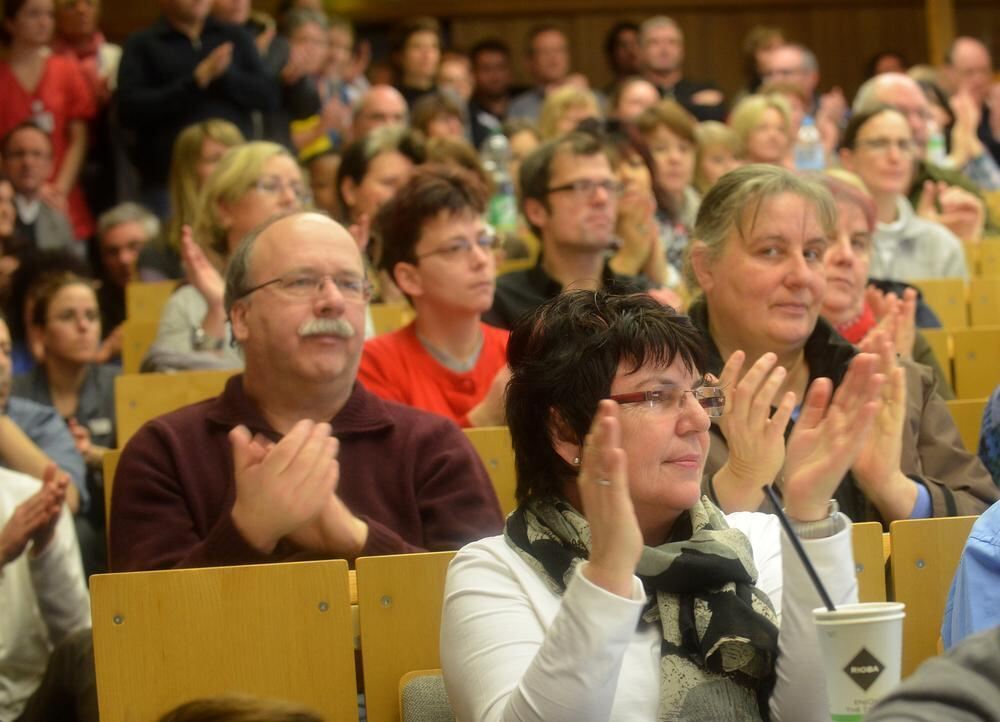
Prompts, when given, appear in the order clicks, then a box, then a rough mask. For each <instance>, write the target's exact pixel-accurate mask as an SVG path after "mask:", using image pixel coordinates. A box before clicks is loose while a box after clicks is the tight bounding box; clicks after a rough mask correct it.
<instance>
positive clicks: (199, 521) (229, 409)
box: [109, 376, 503, 571]
mask: <svg viewBox="0 0 1000 722" xmlns="http://www.w3.org/2000/svg"><path fill="white" fill-rule="evenodd" d="M237 424H244V425H246V426H247V427H248V428H249V429H250V431H251V432H252V433H261V434H264V435H265V436H267V437H268V438H270V439H272V440H273V441H277V440H278V439H279V438H280V437H279V435H278V434H277V433H275V432H274V431H273V430H272V429H271V428H270V427H269V426H268V425H267V423H266V422H265V421H264V419H263V417H262V416H261V414H260V413H259V412H258V411H257V409H256V408H255V407H254V405H253V404H252V403H251V402H250V400H249V398H247V396H246V394H245V393H244V391H243V377H242V376H235V377H233V378H232V379H230V380H229V382H228V383H227V385H226V389H225V391H223V393H222V395H221V396H218V397H217V398H214V399H211V400H209V401H203V402H201V403H199V404H194V405H192V406H187V407H185V408H183V409H180V410H178V411H175V412H173V413H170V414H167V415H165V416H161V417H159V418H157V419H154V420H153V421H150V422H149V423H147V424H146V425H145V426H143V427H142V428H141V429H140V430H139V431H138V432H137V433H136V434H135V435H134V436H133V437H132V439H131V440H130V441H129V443H128V445H127V446H126V447H125V449H124V451H123V453H122V457H121V461H120V462H119V464H118V471H117V473H116V474H115V482H114V496H113V499H112V509H111V520H110V525H111V538H110V558H109V562H110V567H111V569H112V570H113V571H135V570H145V569H169V568H177V567H203V566H215V565H224V564H258V563H262V562H277V561H293V560H300V559H310V558H316V556H315V555H314V554H312V553H309V552H304V551H303V550H301V549H299V548H297V547H296V546H295V545H294V544H292V543H291V542H290V541H287V540H282V542H280V543H279V544H278V547H277V548H276V549H275V550H274V552H273V553H272V554H268V555H264V554H261V553H260V552H258V551H257V550H256V549H254V548H253V547H252V546H250V545H249V544H248V543H247V542H246V540H245V539H243V537H242V536H241V535H240V533H239V532H238V531H237V529H236V527H235V526H233V522H232V517H231V515H230V510H231V509H232V507H233V502H234V500H235V483H234V478H233V455H232V450H231V448H230V445H229V439H228V434H229V431H230V429H232V428H233V427H234V426H236V425H237ZM331 424H332V425H333V433H334V435H335V436H336V437H337V438H338V439H339V440H340V453H339V457H338V458H339V460H340V482H339V484H338V486H337V493H338V494H339V495H340V498H341V499H342V500H343V501H344V503H345V504H346V505H347V507H348V508H349V509H350V510H351V511H352V512H354V513H355V514H356V515H357V516H358V517H360V518H361V519H363V520H364V521H365V522H367V524H368V541H367V543H366V544H365V548H364V549H363V550H362V552H361V554H360V555H359V556H372V555H376V554H402V553H407V552H416V551H426V550H430V551H439V550H446V549H457V548H459V547H461V546H462V545H464V544H466V543H467V542H470V541H473V540H476V539H480V538H482V537H485V536H491V535H494V534H498V533H499V532H500V530H501V529H502V527H503V520H502V518H501V515H500V506H499V504H498V502H497V498H496V494H495V493H494V491H493V487H492V485H491V483H490V480H489V477H488V476H487V475H486V471H485V470H484V469H483V466H482V463H481V462H480V460H479V457H478V456H477V455H476V452H475V450H474V449H473V448H472V446H471V445H470V444H469V442H468V440H467V439H466V438H465V435H464V434H463V433H462V432H461V431H460V430H459V429H458V427H456V426H455V425H454V424H453V423H452V422H451V421H449V420H447V419H444V418H442V417H440V416H436V415H434V414H430V413H427V412H424V411H418V410H416V409H412V408H409V407H406V406H402V405H400V404H395V403H393V402H391V401H383V400H381V399H379V398H377V397H376V396H374V395H373V394H371V393H369V392H368V391H366V390H365V389H364V387H363V386H362V385H361V384H360V383H357V384H355V387H354V391H353V393H352V394H351V396H350V398H349V399H348V401H347V404H345V406H344V408H343V409H342V410H341V411H340V413H339V414H337V416H336V417H334V418H333V419H332V421H331Z"/></svg>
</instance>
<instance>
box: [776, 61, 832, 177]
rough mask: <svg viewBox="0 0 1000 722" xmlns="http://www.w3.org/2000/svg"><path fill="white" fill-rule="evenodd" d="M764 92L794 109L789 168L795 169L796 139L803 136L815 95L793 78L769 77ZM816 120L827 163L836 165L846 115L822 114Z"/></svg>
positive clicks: (789, 133) (787, 166)
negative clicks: (804, 125) (809, 93)
mask: <svg viewBox="0 0 1000 722" xmlns="http://www.w3.org/2000/svg"><path fill="white" fill-rule="evenodd" d="M760 94H761V95H764V96H766V97H769V98H779V99H781V100H783V101H785V102H786V103H787V104H788V107H789V110H790V111H791V115H790V123H789V125H788V135H789V136H790V137H791V142H790V143H789V144H788V154H787V157H786V160H785V167H786V168H792V167H794V165H795V141H796V140H797V139H798V137H799V128H801V127H802V121H803V120H804V119H805V117H806V116H807V115H809V104H810V103H811V102H812V98H811V96H809V95H807V94H806V92H805V91H804V90H802V86H801V85H799V84H797V83H794V82H792V81H790V80H769V81H767V82H766V83H765V84H764V85H763V87H761V89H760ZM814 120H815V123H816V130H818V131H819V137H820V141H821V142H822V143H823V151H824V154H825V156H826V163H827V165H828V166H835V165H837V163H836V162H835V159H836V155H837V148H838V146H839V145H840V131H841V125H842V124H843V123H845V122H846V118H845V117H840V118H831V117H830V116H829V115H825V114H820V115H818V116H816V117H815V118H814Z"/></svg>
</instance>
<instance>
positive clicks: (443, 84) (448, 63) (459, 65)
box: [436, 50, 473, 106]
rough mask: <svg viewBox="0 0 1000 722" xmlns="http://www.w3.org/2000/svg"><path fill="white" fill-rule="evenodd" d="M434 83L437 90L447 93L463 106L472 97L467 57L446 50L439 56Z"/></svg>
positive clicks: (469, 64) (470, 70)
mask: <svg viewBox="0 0 1000 722" xmlns="http://www.w3.org/2000/svg"><path fill="white" fill-rule="evenodd" d="M436 83H437V88H438V90H441V91H444V92H446V93H449V94H450V95H451V96H452V97H453V98H455V99H457V100H459V101H461V103H462V105H463V106H465V105H466V104H467V103H468V102H469V98H471V97H472V84H473V81H472V63H471V61H470V60H469V56H468V55H466V54H465V53H460V52H458V51H457V50H446V51H445V52H444V53H443V54H442V55H441V64H440V65H438V71H437V80H436Z"/></svg>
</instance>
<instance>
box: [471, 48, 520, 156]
mask: <svg viewBox="0 0 1000 722" xmlns="http://www.w3.org/2000/svg"><path fill="white" fill-rule="evenodd" d="M469 59H470V60H471V61H472V79H473V81H474V87H473V90H472V97H471V98H470V99H469V125H470V132H471V134H472V144H473V145H474V146H475V147H476V148H479V147H480V146H481V145H482V144H483V141H484V140H486V138H487V137H488V136H490V135H493V134H494V133H500V132H502V124H503V121H504V119H505V118H506V117H507V106H508V105H509V103H510V86H511V82H512V78H513V76H512V73H511V67H510V48H509V47H508V46H507V44H506V43H504V42H503V41H502V40H498V39H497V38H487V39H486V40H480V41H479V42H478V43H476V44H475V45H473V46H472V50H470V51H469Z"/></svg>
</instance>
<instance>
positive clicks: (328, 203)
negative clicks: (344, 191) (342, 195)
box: [302, 149, 340, 218]
mask: <svg viewBox="0 0 1000 722" xmlns="http://www.w3.org/2000/svg"><path fill="white" fill-rule="evenodd" d="M302 164H303V165H304V166H305V169H306V170H307V171H308V172H309V188H310V189H311V191H312V200H313V205H314V206H316V209H317V210H320V211H323V212H324V213H326V214H327V215H328V216H330V217H331V218H336V217H337V216H338V215H340V207H339V205H338V204H337V170H338V169H339V168H340V154H339V153H338V152H336V151H334V150H331V149H327V150H324V151H322V152H320V153H317V154H316V155H313V156H307V157H305V158H303V160H302Z"/></svg>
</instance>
